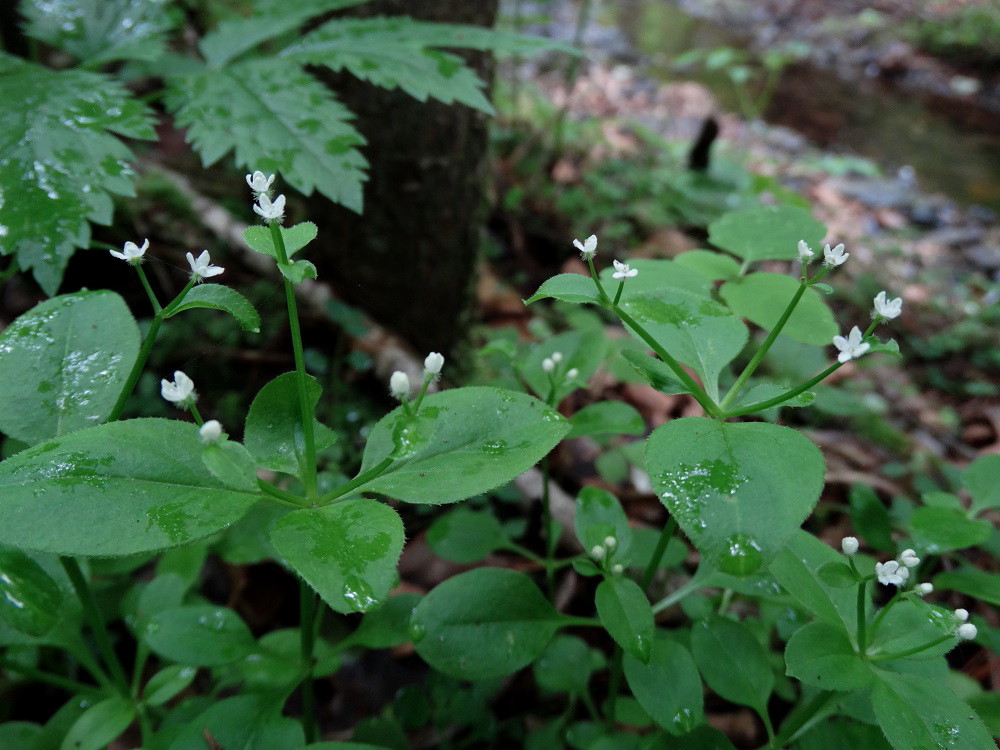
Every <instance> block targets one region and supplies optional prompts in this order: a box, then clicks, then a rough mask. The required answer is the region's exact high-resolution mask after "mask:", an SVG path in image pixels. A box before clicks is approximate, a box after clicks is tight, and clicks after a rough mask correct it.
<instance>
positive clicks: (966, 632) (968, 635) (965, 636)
mask: <svg viewBox="0 0 1000 750" xmlns="http://www.w3.org/2000/svg"><path fill="white" fill-rule="evenodd" d="M978 632H979V630H978V629H977V628H976V626H975V625H973V624H972V623H971V622H966V623H963V624H962V625H959V627H958V637H959V638H961V639H962V640H964V641H971V640H972V639H973V638H975V637H976V633H978Z"/></svg>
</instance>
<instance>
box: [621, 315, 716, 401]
mask: <svg viewBox="0 0 1000 750" xmlns="http://www.w3.org/2000/svg"><path fill="white" fill-rule="evenodd" d="M611 310H612V311H613V312H614V313H615V314H616V315H617V316H618V317H619V318H621V319H622V322H623V323H624V324H625V325H627V326H628V327H629V328H631V329H632V330H633V331H635V332H636V333H637V334H639V338H641V339H642V340H643V341H645V342H646V344H647V345H648V346H649V348H650V349H652V350H653V351H654V352H656V356H658V357H659V358H660V359H662V360H663V362H664V364H666V365H667V367H669V368H670V369H671V370H672V371H673V373H674V375H676V376H677V377H678V378H679V379H680V381H681V382H682V383H683V384H684V386H685V387H686V388H687V389H688V391H690V393H691V395H692V396H694V399H695V401H697V402H698V403H699V404H701V408H702V409H704V410H705V413H706V414H708V415H710V416H713V417H720V416H722V415H721V413H720V411H719V407H718V406H716V405H715V402H713V401H712V399H710V398H709V397H708V394H707V393H705V390H704V389H703V388H702V387H701V386H700V385H698V383H696V382H695V380H694V378H692V377H691V376H690V375H688V374H687V372H686V371H685V370H684V368H683V367H681V366H680V364H679V363H678V362H677V360H676V359H674V358H673V357H671V356H670V354H668V353H667V350H666V349H664V348H663V347H662V346H660V344H659V342H658V341H657V340H656V339H655V338H653V337H652V336H651V335H650V333H649V332H648V331H647V330H646V329H645V328H643V327H642V326H641V325H639V324H638V323H637V322H636V321H635V320H634V319H633V318H632V316H631V315H629V314H628V313H627V312H625V311H624V310H622V309H621V308H620V307H619V306H618V305H612V306H611Z"/></svg>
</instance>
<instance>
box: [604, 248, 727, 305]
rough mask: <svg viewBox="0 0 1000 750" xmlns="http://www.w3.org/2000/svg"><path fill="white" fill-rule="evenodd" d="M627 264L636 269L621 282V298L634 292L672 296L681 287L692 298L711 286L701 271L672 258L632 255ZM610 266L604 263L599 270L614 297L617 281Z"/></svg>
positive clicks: (627, 296)
mask: <svg viewBox="0 0 1000 750" xmlns="http://www.w3.org/2000/svg"><path fill="white" fill-rule="evenodd" d="M629 266H630V267H631V268H634V269H635V270H637V271H638V272H639V275H638V276H634V277H633V278H631V279H628V280H627V281H626V282H625V289H624V290H623V291H622V296H621V299H622V301H624V300H627V299H629V298H630V297H633V296H636V295H644V296H653V295H655V296H658V297H667V298H672V297H673V292H674V291H676V290H678V289H679V290H681V291H684V292H688V293H689V294H692V295H694V296H696V297H707V296H708V294H709V292H710V291H711V289H712V282H711V281H710V280H709V279H706V278H705V276H704V274H701V273H698V272H697V271H692V270H691V269H688V268H685V267H684V266H681V265H678V264H677V263H675V262H674V261H672V260H650V259H648V258H636V259H635V260H631V261H629ZM614 273H615V268H614V266H608V267H607V268H605V269H604V270H603V271H601V273H600V278H601V283H602V284H603V285H604V291H605V292H607V293H608V294H609V295H610V296H612V297H614V296H615V293H616V292H617V291H618V285H619V284H620V283H621V282H620V281H617V280H616V279H614V278H612V276H613V274H614Z"/></svg>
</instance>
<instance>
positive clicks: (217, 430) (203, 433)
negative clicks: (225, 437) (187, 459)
mask: <svg viewBox="0 0 1000 750" xmlns="http://www.w3.org/2000/svg"><path fill="white" fill-rule="evenodd" d="M198 435H199V436H200V437H201V442H203V443H217V442H219V439H220V438H221V437H222V425H221V424H220V423H219V420H217V419H210V420H208V421H207V422H205V424H203V425H202V426H201V427H199V428H198Z"/></svg>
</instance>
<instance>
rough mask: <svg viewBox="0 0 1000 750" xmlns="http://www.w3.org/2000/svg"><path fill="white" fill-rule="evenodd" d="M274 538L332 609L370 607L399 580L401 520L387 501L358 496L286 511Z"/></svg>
mask: <svg viewBox="0 0 1000 750" xmlns="http://www.w3.org/2000/svg"><path fill="white" fill-rule="evenodd" d="M271 543H272V544H273V545H274V548H275V549H276V550H277V551H278V553H279V554H280V555H281V556H282V557H283V558H284V560H285V562H287V563H288V564H289V566H291V568H292V569H293V570H294V571H295V572H296V573H298V574H299V575H300V576H302V577H303V578H304V579H305V580H306V582H307V583H308V584H309V585H310V586H312V587H313V588H314V589H315V590H316V592H317V593H318V594H319V595H320V596H321V597H322V598H323V601H325V602H326V603H327V604H328V605H329V606H330V608H331V609H332V610H334V611H335V612H341V613H343V614H346V613H348V612H367V611H368V610H369V609H371V608H372V607H374V606H376V605H377V604H378V603H379V601H380V600H382V599H384V598H385V596H386V594H388V593H389V589H390V588H392V585H393V583H394V582H395V580H396V562H397V561H398V560H399V553H400V552H401V551H402V550H403V522H402V521H401V520H400V519H399V516H398V515H397V514H396V511H394V510H393V509H392V508H390V507H389V506H387V505H385V504H383V503H380V502H377V501H375V500H369V499H368V498H354V499H351V500H347V501H345V502H341V503H335V504H333V505H327V506H324V507H321V508H305V509H303V510H296V511H292V512H291V513H289V514H288V515H286V516H282V517H281V518H280V519H278V521H277V523H275V524H274V528H273V529H272V530H271Z"/></svg>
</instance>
